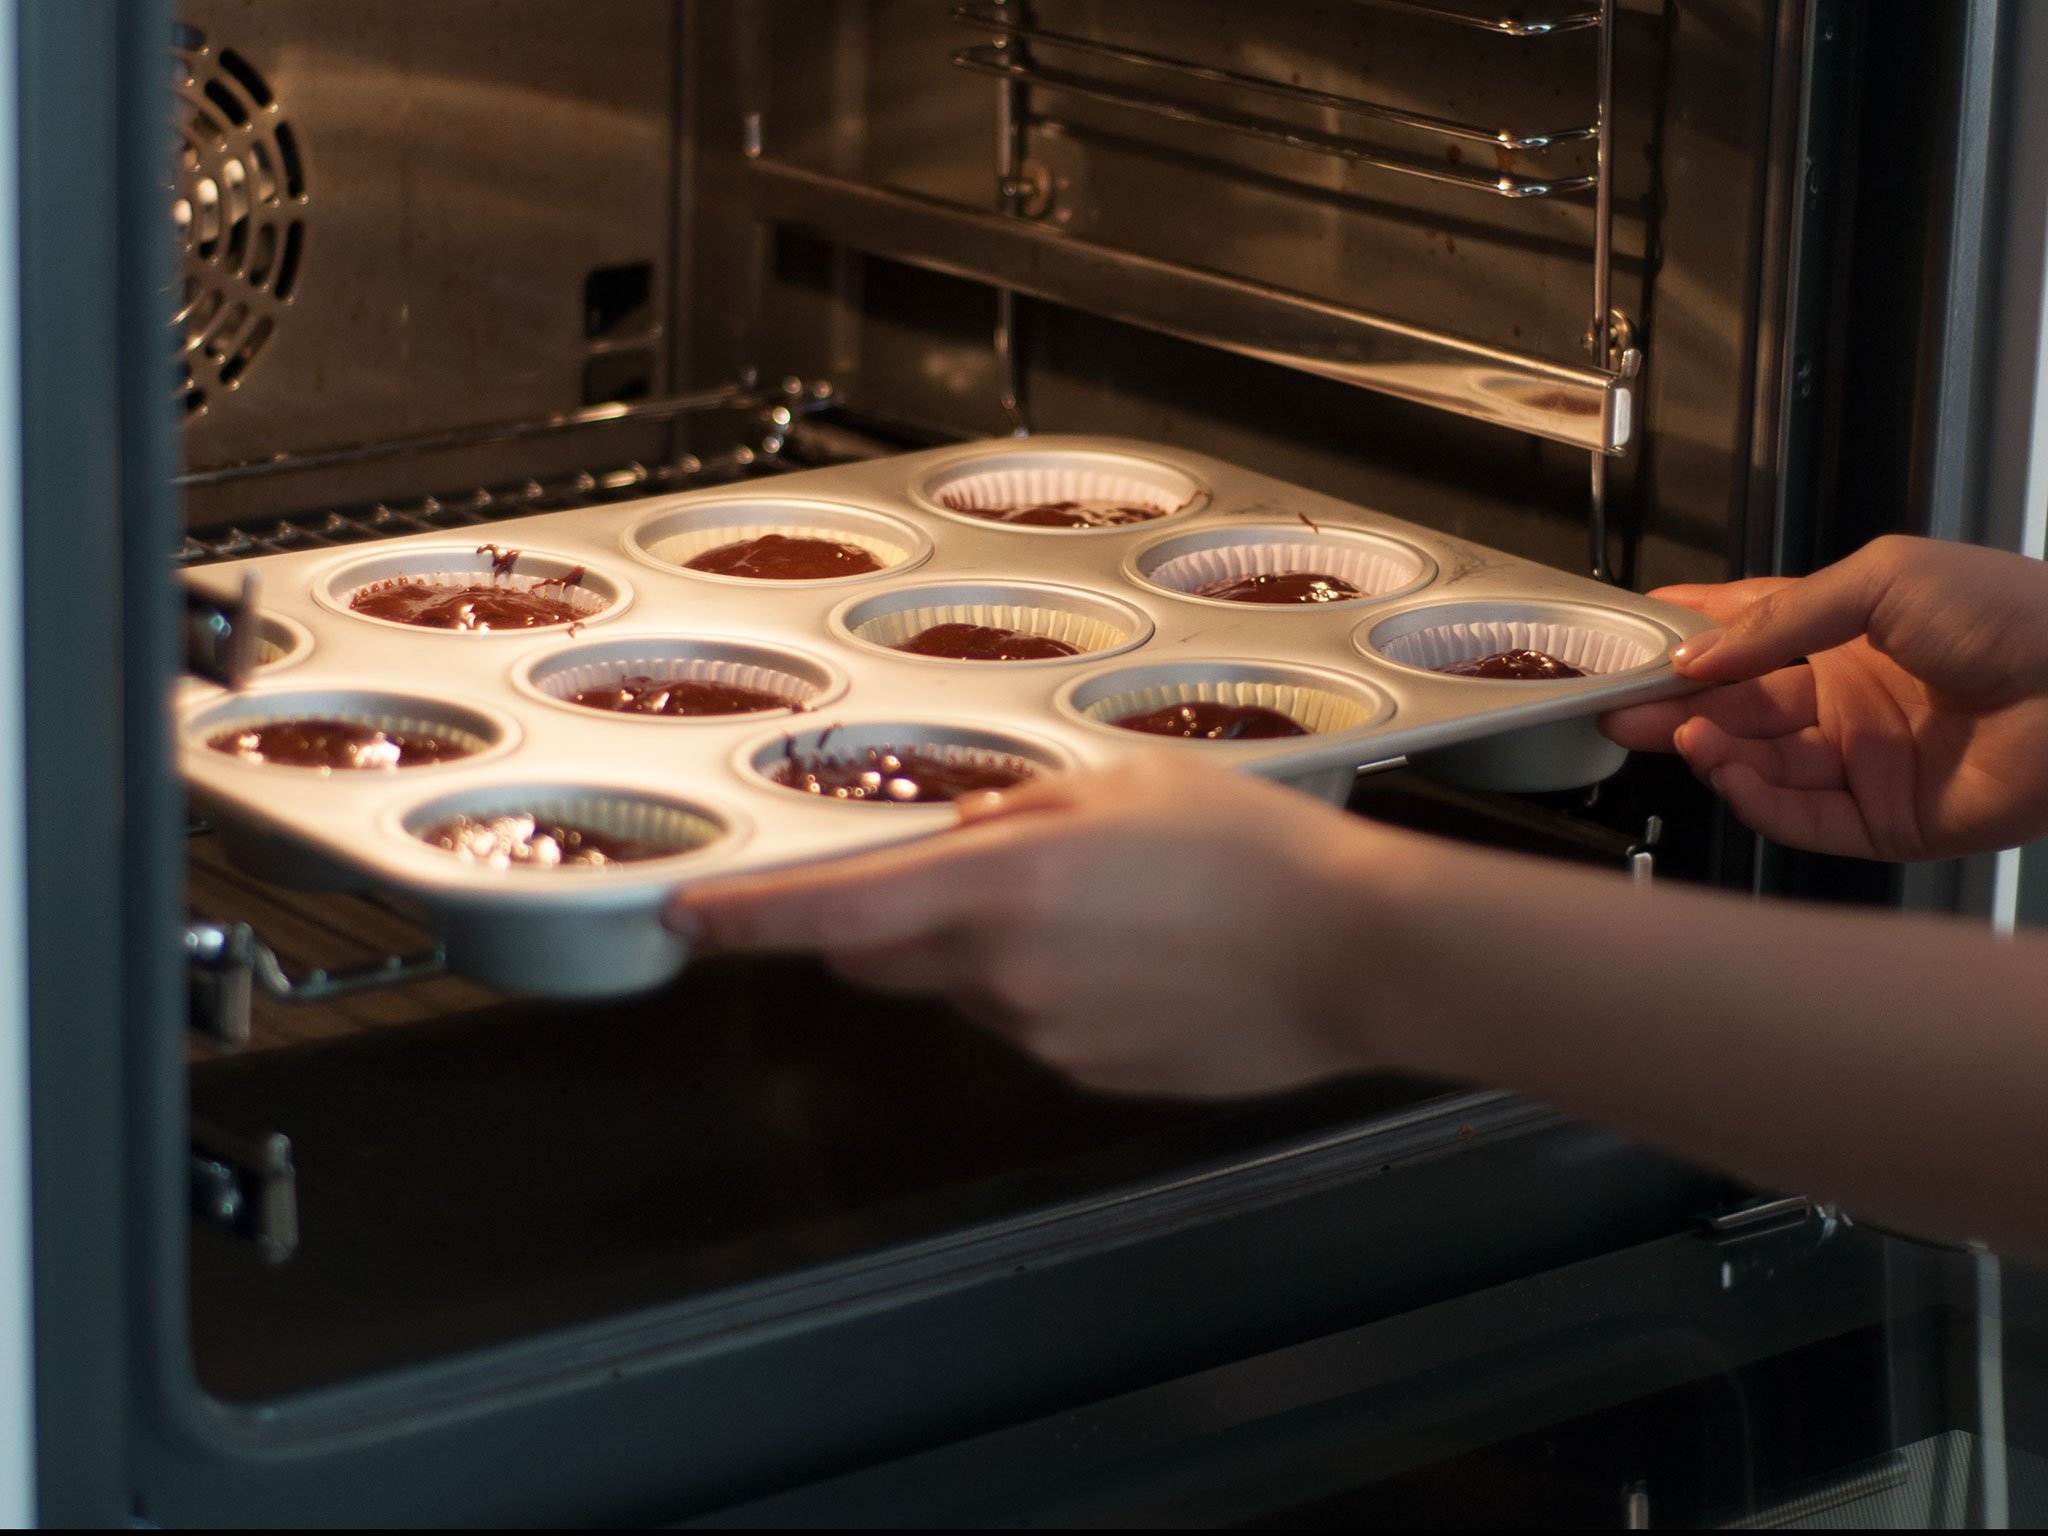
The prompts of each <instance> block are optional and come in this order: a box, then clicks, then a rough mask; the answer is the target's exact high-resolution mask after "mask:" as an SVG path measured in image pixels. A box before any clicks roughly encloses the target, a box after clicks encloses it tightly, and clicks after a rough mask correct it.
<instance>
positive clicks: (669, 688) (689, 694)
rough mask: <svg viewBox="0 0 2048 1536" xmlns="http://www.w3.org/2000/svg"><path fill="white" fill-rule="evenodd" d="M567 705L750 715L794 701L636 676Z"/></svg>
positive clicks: (726, 686) (575, 696)
mask: <svg viewBox="0 0 2048 1536" xmlns="http://www.w3.org/2000/svg"><path fill="white" fill-rule="evenodd" d="M569 702H570V703H571V704H581V705H582V706H583V707H584V708H585V709H608V710H611V711H612V712H613V713H615V714H621V715H752V714H758V713H759V712H761V711H762V710H768V709H794V708H796V707H797V703H796V700H794V699H786V698H784V697H783V696H782V695H781V694H779V693H769V692H767V691H765V690H763V689H760V688H741V687H739V686H738V685H736V684H733V683H707V682H698V681H694V680H682V681H673V682H658V681H656V680H655V679H654V678H651V677H637V676H636V677H622V678H620V679H619V680H618V681H617V682H616V683H614V684H612V685H611V686H610V687H609V688H586V689H584V690H583V691H582V692H581V693H572V694H571V695H569Z"/></svg>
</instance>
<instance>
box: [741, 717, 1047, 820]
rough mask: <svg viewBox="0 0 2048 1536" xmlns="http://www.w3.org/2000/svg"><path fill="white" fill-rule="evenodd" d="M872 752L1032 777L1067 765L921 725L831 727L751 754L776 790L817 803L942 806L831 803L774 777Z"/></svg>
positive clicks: (1001, 739)
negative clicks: (796, 762) (803, 765)
mask: <svg viewBox="0 0 2048 1536" xmlns="http://www.w3.org/2000/svg"><path fill="white" fill-rule="evenodd" d="M997 743H1001V744H1000V745H998V744H997ZM869 752H920V753H923V754H924V755H926V756H928V757H935V758H937V759H939V761H941V762H946V763H960V764H963V765H969V766H973V767H985V768H1006V769H1009V770H1010V771H1012V772H1020V773H1022V774H1024V776H1025V777H1027V778H1035V777H1038V776H1040V775H1042V774H1047V773H1056V772H1058V771H1060V769H1061V768H1062V767H1063V766H1064V764H1063V763H1061V762H1060V760H1059V759H1058V758H1057V757H1055V756H1054V755H1053V754H1052V753H1051V752H1049V751H1046V750H1045V749H1042V748H1040V747H1038V746H1037V745H1036V744H1035V743H1031V742H1028V741H1024V740H1022V739H1017V738H1011V737H1008V736H1004V735H999V734H998V733H996V732H992V731H970V730H965V729H962V728H959V727H955V726H918V725H856V726H827V727H823V728H821V729H818V730H810V731H802V732H796V733H791V734H789V735H785V736H781V737H778V738H776V739H775V740H772V741H767V742H763V743H761V744H760V745H759V746H757V747H755V748H754V749H753V751H752V752H751V753H749V754H748V764H749V766H750V767H751V768H752V769H753V771H754V772H755V773H756V774H758V775H759V776H760V777H761V778H762V779H764V780H766V781H767V782H768V783H769V784H770V785H771V786H773V787H774V788H776V789H779V790H783V791H785V792H786V793H789V794H802V795H804V798H805V799H807V800H810V799H815V800H817V801H818V803H820V804H830V805H851V806H881V807H885V808H887V809H891V810H903V809H921V810H930V809H931V808H932V807H933V805H934V804H940V803H943V802H934V801H930V800H923V801H904V802H902V803H901V804H897V803H895V802H891V801H887V800H830V799H827V798H826V797H823V796H813V795H810V794H807V793H805V792H804V791H802V790H800V789H796V788H794V787H792V786H790V785H788V784H783V783H780V782H778V781H777V780H776V779H775V778H774V777H773V776H772V775H773V774H774V772H775V770H776V768H777V766H778V765H780V764H781V763H783V762H784V761H786V760H787V759H788V758H789V757H790V756H792V755H794V756H795V757H797V758H800V759H801V758H808V757H823V758H828V759H832V760H837V761H849V760H858V759H860V758H863V757H865V756H866V755H867V754H868V753H869Z"/></svg>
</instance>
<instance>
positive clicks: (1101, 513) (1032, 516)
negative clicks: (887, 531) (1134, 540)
mask: <svg viewBox="0 0 2048 1536" xmlns="http://www.w3.org/2000/svg"><path fill="white" fill-rule="evenodd" d="M940 503H941V504H942V505H943V506H945V507H948V508H950V509H951V510H952V511H955V512H959V513H963V514H965V515H966V516H968V517H978V518H981V519H983V520H984V521H986V522H991V523H1017V524H1021V525H1023V526H1024V527H1027V528H1123V527H1127V526H1129V525H1130V524H1132V523H1149V522H1151V521H1152V519H1153V518H1155V517H1164V516H1166V513H1165V512H1164V511H1163V510H1161V509H1160V508H1158V507H1146V506H1132V505H1130V504H1128V503H1121V502H1114V501H1040V502H1031V503H1020V504H1017V505H1014V506H1007V507H975V506H969V505H968V504H967V503H966V502H964V501H956V500H953V499H951V498H949V497H941V498H940Z"/></svg>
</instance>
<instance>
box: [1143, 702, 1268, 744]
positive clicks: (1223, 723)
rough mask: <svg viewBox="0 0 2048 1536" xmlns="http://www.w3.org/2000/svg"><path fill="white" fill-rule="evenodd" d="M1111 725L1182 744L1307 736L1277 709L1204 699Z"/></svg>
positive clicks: (1172, 705) (1175, 705)
mask: <svg viewBox="0 0 2048 1536" xmlns="http://www.w3.org/2000/svg"><path fill="white" fill-rule="evenodd" d="M1113 723H1114V724H1116V725H1120V726H1122V727H1123V728H1124V729H1125V730H1127V731H1143V732H1145V734H1147V735H1148V736H1178V737H1179V738H1180V739H1181V740H1183V741H1266V740H1270V739H1272V738H1273V737H1276V736H1306V735H1307V734H1308V732H1307V731H1305V730H1303V729H1302V728H1301V726H1299V725H1298V724H1296V723H1295V722H1294V721H1292V720H1290V719H1288V718H1287V716H1285V715H1283V714H1281V713H1280V711H1279V710H1277V709H1267V708H1265V707H1264V706H1263V705H1258V704H1216V703H1212V702H1210V701H1209V700H1206V699H1201V700H1196V701H1195V702H1193V703H1188V704H1169V705H1167V706H1166V707H1165V708H1164V709H1148V710H1146V711H1145V712H1144V713H1143V714H1137V715H1125V716H1123V717H1122V718H1121V719H1118V720H1116V721H1115V722H1113Z"/></svg>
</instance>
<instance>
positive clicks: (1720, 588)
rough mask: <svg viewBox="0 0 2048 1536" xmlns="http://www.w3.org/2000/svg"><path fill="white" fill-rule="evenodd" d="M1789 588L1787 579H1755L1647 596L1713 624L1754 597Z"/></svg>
mask: <svg viewBox="0 0 2048 1536" xmlns="http://www.w3.org/2000/svg"><path fill="white" fill-rule="evenodd" d="M1791 585H1793V581H1792V578H1791V577H1789V576H1755V577H1752V578H1750V579H1749V580H1747V581H1720V582H1711V583H1709V582H1694V583H1689V584H1684V585H1679V586H1672V587H1658V588H1657V589H1655V590H1654V591H1653V592H1651V593H1650V596H1651V597H1654V598H1656V599H1657V600H1658V601H1659V602H1664V603H1672V604H1674V605H1676V606H1677V607H1680V608H1690V609H1691V610H1692V611H1693V612H1694V613H1703V614H1705V615H1706V616H1707V617H1708V618H1710V619H1712V620H1713V621H1714V622H1715V623H1716V624H1727V623H1729V622H1731V621H1732V620H1733V619H1734V618H1735V617H1736V615H1738V614H1740V613H1741V612H1742V611H1743V610H1744V609H1746V608H1748V607H1749V606H1750V604H1752V603H1754V602H1755V601H1756V600H1757V599H1758V598H1760V597H1764V596H1767V595H1768V594H1770V593H1772V592H1777V591H1779V590H1781V589H1783V588H1785V587H1789V586H1791Z"/></svg>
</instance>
